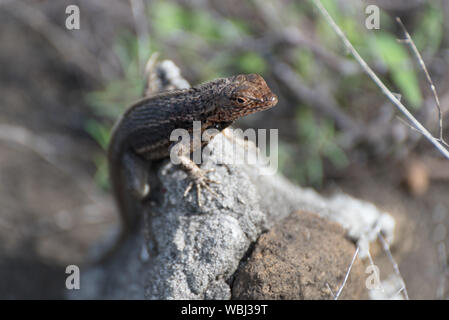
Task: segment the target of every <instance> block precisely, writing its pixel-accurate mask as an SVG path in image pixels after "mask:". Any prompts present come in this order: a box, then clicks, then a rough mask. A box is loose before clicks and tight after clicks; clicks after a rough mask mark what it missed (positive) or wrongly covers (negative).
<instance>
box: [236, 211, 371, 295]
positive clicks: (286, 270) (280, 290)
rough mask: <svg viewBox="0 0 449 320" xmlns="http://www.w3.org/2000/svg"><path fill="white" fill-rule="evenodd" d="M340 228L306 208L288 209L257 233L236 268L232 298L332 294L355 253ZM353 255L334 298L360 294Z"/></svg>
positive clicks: (359, 269)
mask: <svg viewBox="0 0 449 320" xmlns="http://www.w3.org/2000/svg"><path fill="white" fill-rule="evenodd" d="M355 250H356V248H355V245H354V244H353V243H352V242H351V241H349V240H348V239H347V238H345V230H344V229H343V228H342V227H341V226H340V225H338V224H337V223H334V222H330V221H328V220H326V219H323V218H321V217H319V216H317V215H315V214H312V213H308V212H294V213H292V214H291V215H290V216H288V217H287V218H286V219H284V220H283V221H281V223H280V224H278V225H277V226H275V227H273V228H272V229H271V230H270V231H269V232H268V233H266V234H263V235H262V236H261V237H260V238H259V240H258V241H257V243H256V245H255V247H254V249H253V251H252V253H251V254H250V256H249V258H248V261H247V262H246V263H245V264H243V265H242V266H241V267H240V268H239V270H238V271H237V272H236V277H235V280H234V282H233V288H232V297H233V299H333V296H332V293H331V292H330V290H329V289H328V286H327V285H326V284H328V285H329V287H330V288H331V289H332V291H333V293H334V294H336V292H337V291H338V289H339V287H340V286H341V284H342V283H343V279H344V277H345V275H346V272H347V270H348V267H349V265H350V263H351V261H352V258H353V255H354V253H355ZM365 279H366V275H365V273H364V268H363V264H362V262H361V261H360V259H356V262H355V263H354V265H353V268H352V270H351V273H350V275H349V279H348V281H347V283H346V285H345V287H344V289H343V291H342V294H341V296H340V299H366V298H367V297H368V296H367V290H366V289H365Z"/></svg>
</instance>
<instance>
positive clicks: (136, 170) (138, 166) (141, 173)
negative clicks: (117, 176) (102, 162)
mask: <svg viewBox="0 0 449 320" xmlns="http://www.w3.org/2000/svg"><path fill="white" fill-rule="evenodd" d="M123 161H124V164H125V165H124V168H125V169H126V170H124V175H125V179H126V185H127V188H128V189H129V190H128V191H129V192H131V194H132V195H133V196H134V198H135V199H137V200H144V199H146V198H147V197H148V195H149V194H150V185H149V183H148V177H149V168H148V166H149V163H148V162H146V161H145V160H144V159H142V158H141V157H139V156H138V155H137V154H134V153H126V154H125V156H124V158H123Z"/></svg>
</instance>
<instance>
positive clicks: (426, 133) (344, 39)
mask: <svg viewBox="0 0 449 320" xmlns="http://www.w3.org/2000/svg"><path fill="white" fill-rule="evenodd" d="M313 2H314V4H315V6H316V7H317V8H318V10H319V11H320V12H321V14H322V15H323V16H324V18H325V19H326V21H327V23H328V24H329V25H330V26H331V28H332V29H333V30H334V31H335V33H337V35H338V36H339V37H340V39H341V40H342V42H343V44H344V45H345V47H346V48H347V49H348V50H349V52H350V53H351V54H352V56H353V57H354V58H355V59H356V60H357V62H358V63H359V64H360V66H361V67H362V69H363V70H364V71H365V72H366V73H367V74H368V76H369V77H370V78H371V79H372V80H373V81H374V83H375V84H376V85H377V86H378V87H379V88H380V89H381V91H382V93H383V94H384V95H386V96H387V98H388V99H389V100H390V101H391V102H392V103H393V104H394V106H395V107H396V108H397V109H398V110H399V111H400V112H401V113H402V114H404V116H405V117H406V118H407V120H408V121H410V123H411V124H412V125H413V126H414V127H415V128H416V129H417V130H418V131H419V132H420V133H421V134H422V135H424V137H425V138H426V139H427V140H429V141H430V142H431V143H432V144H433V145H434V146H435V148H437V149H438V151H439V152H440V153H441V154H442V155H443V156H444V157H446V158H447V159H448V160H449V150H448V149H446V148H445V147H444V146H443V145H442V144H441V142H440V141H439V139H437V138H435V137H434V136H432V134H431V133H430V132H429V131H428V130H427V129H426V128H424V126H423V125H422V124H421V123H420V122H419V121H418V120H416V118H415V117H414V116H413V115H412V114H411V113H410V112H409V111H408V109H407V108H406V107H405V106H404V105H403V104H402V103H401V102H400V101H399V100H398V99H397V98H396V97H395V95H394V94H393V93H392V92H391V91H390V90H389V89H388V88H387V87H386V86H385V84H384V83H383V82H382V81H381V80H380V79H379V77H378V76H377V75H376V73H375V72H374V71H373V70H372V69H371V68H370V67H369V66H368V64H367V63H366V62H365V60H363V58H362V57H361V56H360V54H359V53H358V52H357V50H355V48H354V47H353V45H352V44H351V42H350V41H349V40H348V38H347V37H346V35H345V34H344V33H343V31H342V30H341V29H340V27H339V26H338V25H337V24H336V23H335V21H334V19H332V17H331V16H330V14H329V12H327V10H326V9H325V8H324V7H323V5H322V4H321V2H320V1H319V0H313Z"/></svg>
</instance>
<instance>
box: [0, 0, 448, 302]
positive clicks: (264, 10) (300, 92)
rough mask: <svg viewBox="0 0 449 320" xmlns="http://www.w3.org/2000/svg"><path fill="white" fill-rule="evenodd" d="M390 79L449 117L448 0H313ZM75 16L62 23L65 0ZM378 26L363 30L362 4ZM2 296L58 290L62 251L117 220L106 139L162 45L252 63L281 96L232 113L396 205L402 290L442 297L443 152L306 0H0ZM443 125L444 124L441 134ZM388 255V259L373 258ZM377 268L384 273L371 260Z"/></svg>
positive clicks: (73, 259)
mask: <svg viewBox="0 0 449 320" xmlns="http://www.w3.org/2000/svg"><path fill="white" fill-rule="evenodd" d="M322 3H323V4H324V5H325V7H326V8H327V9H328V10H329V12H330V14H331V15H332V17H333V18H334V19H335V20H336V22H337V24H338V25H339V26H340V27H341V28H342V29H343V31H344V32H345V33H346V35H347V36H348V38H349V40H350V41H351V42H352V44H353V45H354V46H355V47H356V49H357V50H358V51H359V53H360V54H361V56H362V57H363V58H364V59H365V60H366V62H367V63H368V64H369V65H370V66H371V67H372V68H373V69H374V71H375V72H376V73H377V75H378V76H379V77H380V78H381V79H382V80H383V81H384V83H385V84H386V85H387V86H388V87H389V88H390V89H391V90H392V91H393V92H395V93H397V94H399V95H400V96H401V101H402V102H403V103H404V104H405V105H406V106H407V107H408V108H409V110H410V111H411V112H412V113H413V114H414V115H415V116H416V117H417V119H418V120H419V121H420V122H421V123H422V124H423V125H424V126H425V127H426V128H428V129H429V130H430V131H431V132H432V133H433V134H434V135H435V136H437V137H438V132H439V128H438V112H437V110H436V108H435V101H434V98H433V96H432V93H431V91H430V89H429V84H428V83H427V81H426V78H425V76H424V74H423V73H422V70H421V69H420V66H419V63H418V61H417V59H416V57H415V56H414V55H413V53H412V51H411V50H410V48H409V47H408V46H407V45H406V44H404V43H402V42H400V41H397V39H398V38H402V39H403V38H404V35H403V33H402V31H401V29H400V28H399V26H398V24H397V23H396V22H395V17H396V16H399V17H401V19H402V21H403V23H404V25H405V26H406V28H407V30H408V31H409V33H410V35H411V37H412V38H413V40H414V42H415V44H416V46H417V48H418V50H419V51H420V53H421V54H422V57H423V60H424V62H425V64H426V66H427V68H428V70H429V73H430V75H431V77H432V79H433V81H434V83H435V85H436V88H437V92H438V95H439V98H440V101H441V108H442V113H443V126H444V128H443V129H444V130H445V132H447V131H448V130H449V117H448V113H449V50H448V45H449V33H448V32H447V31H448V29H449V24H448V23H449V22H448V21H449V2H447V1H438V0H435V1H425V0H389V1H387V0H377V1H374V0H372V1H369V0H365V1H359V0H351V1H350V0H344V1H339V0H327V1H324V0H323V1H322ZM72 4H75V5H77V6H78V7H79V9H80V29H79V30H68V29H67V28H66V19H67V17H68V14H66V7H67V6H68V5H72ZM370 4H374V5H377V6H379V8H380V28H379V29H376V30H368V29H367V28H366V27H365V20H366V19H367V17H368V16H369V15H367V14H366V13H365V9H366V7H367V6H368V5H370ZM0 44H1V45H0V92H1V94H0V181H1V183H0V298H3V299H5V298H6V299H15V298H63V294H64V290H65V289H64V283H65V277H66V274H65V273H64V270H65V267H66V266H67V265H68V264H82V263H83V262H84V261H85V260H86V256H87V253H88V250H89V249H91V248H92V246H93V245H94V244H95V243H97V242H98V241H100V240H101V239H104V238H105V237H107V235H108V233H109V232H110V230H111V227H113V226H115V225H116V224H117V223H118V218H117V213H116V209H115V206H114V203H113V199H112V197H111V195H110V193H109V183H108V177H107V163H106V158H105V149H106V147H107V143H108V139H109V132H110V129H111V127H112V125H113V123H114V121H115V120H116V119H117V118H118V116H119V115H120V114H121V113H122V112H123V110H124V109H125V108H126V107H127V106H129V105H130V104H131V103H132V102H134V101H135V100H137V99H139V98H140V97H141V94H142V90H143V85H144V84H143V81H142V80H143V69H144V66H145V62H146V60H147V59H148V57H149V56H150V55H151V54H152V53H154V52H158V53H159V57H160V59H170V60H173V61H174V62H175V64H176V65H178V66H179V68H180V69H181V71H182V74H183V76H184V77H185V78H186V79H187V80H188V81H189V82H190V83H191V84H193V85H194V84H198V83H201V82H204V81H208V80H212V79H214V78H217V77H224V76H230V75H234V74H238V73H259V74H261V75H262V76H263V77H264V78H265V79H266V80H267V83H268V84H269V86H270V87H271V88H272V90H273V91H274V92H275V93H277V94H278V96H279V104H278V105H277V107H275V108H273V109H271V110H269V111H266V112H263V113H259V114H255V115H252V116H250V117H247V118H245V119H241V120H239V121H238V122H237V123H236V126H238V127H242V128H249V127H253V128H267V129H268V128H275V129H279V139H280V141H279V142H280V150H279V151H280V152H279V157H280V158H279V164H280V171H281V173H282V174H283V175H285V176H286V177H287V178H288V179H289V180H290V181H292V182H294V183H297V184H300V185H302V186H307V187H313V188H315V189H317V190H318V191H319V192H320V193H322V194H324V195H330V194H332V193H334V192H347V193H349V194H351V195H354V196H356V197H359V198H361V199H365V200H368V201H371V202H373V203H374V204H376V205H377V206H378V207H380V208H382V209H384V210H386V211H389V212H390V213H391V214H392V215H393V216H394V217H395V219H396V221H397V230H396V241H395V244H394V246H393V247H392V250H393V254H394V256H395V258H396V259H397V260H398V262H399V267H400V269H401V272H402V275H403V277H404V280H405V283H406V285H407V289H408V292H409V295H410V297H411V298H419V299H443V298H448V297H449V289H448V287H449V284H447V282H448V280H449V279H448V274H449V269H448V267H447V250H446V248H447V246H448V245H449V241H448V236H447V228H448V227H449V197H448V195H449V161H447V160H444V159H443V157H442V156H441V155H440V154H439V153H438V152H437V151H435V149H434V148H433V146H432V145H430V144H429V143H428V142H427V141H426V140H425V139H424V138H423V137H422V135H420V134H419V133H417V132H416V131H415V130H412V129H411V128H410V127H409V126H407V125H406V124H404V121H401V119H402V117H401V115H400V114H398V113H397V112H396V111H395V109H394V107H393V105H392V104H391V103H390V102H389V101H388V100H387V99H386V98H385V97H384V96H383V95H382V94H381V92H380V90H379V89H378V88H377V87H376V86H375V85H374V83H373V82H372V80H371V79H370V78H369V77H367V76H366V74H364V73H363V72H362V70H361V68H360V67H359V66H358V64H357V63H356V62H355V60H354V59H353V58H352V57H351V56H350V55H349V54H348V52H347V51H346V49H345V48H344V46H343V45H342V43H341V41H340V40H339V39H338V38H337V36H336V35H335V33H334V31H333V30H332V29H331V28H330V27H329V26H328V25H327V23H326V22H325V21H324V19H323V18H322V16H321V15H320V14H319V12H318V11H317V10H316V8H315V6H314V5H313V2H312V1H293V0H282V1H268V0H250V1H237V0H229V1H222V0H213V1H205V0H193V1H185V0H173V1H162V0H152V1H143V0H130V1H125V0H109V1H100V0H71V1H65V0H59V1H49V0H40V1H5V0H3V1H0ZM445 137H446V139H447V140H449V135H448V134H445ZM379 263H382V262H379ZM381 278H382V274H381Z"/></svg>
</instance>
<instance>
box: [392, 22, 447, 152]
mask: <svg viewBox="0 0 449 320" xmlns="http://www.w3.org/2000/svg"><path fill="white" fill-rule="evenodd" d="M396 21H397V22H398V24H399V25H400V26H401V28H402V31H403V32H404V34H405V37H406V39H405V40H404V42H405V43H407V44H408V45H409V46H410V48H411V49H412V51H413V53H414V54H415V56H416V58H417V60H418V62H419V65H420V66H421V68H422V70H423V71H424V74H425V75H426V79H427V82H428V83H429V86H430V90H431V91H432V94H433V98H434V99H435V104H436V107H437V110H438V122H439V127H440V137H439V138H438V140H439V141H440V142H441V143H443V144H444V145H445V146H447V147H449V145H448V144H447V142H446V141H444V138H443V114H442V112H441V105H440V99H439V98H438V94H437V91H436V89H435V85H434V84H433V81H432V78H431V77H430V75H429V71H428V70H427V67H426V64H425V63H424V60H423V58H422V56H421V54H420V53H419V51H418V49H417V48H416V45H415V43H414V42H413V40H412V37H410V34H409V33H408V32H407V29H406V28H405V26H404V24H403V23H402V21H401V19H400V18H399V17H396Z"/></svg>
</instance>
